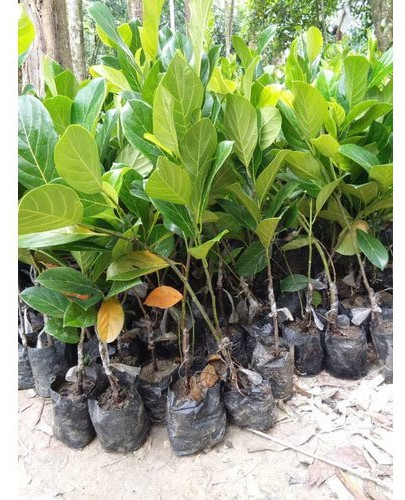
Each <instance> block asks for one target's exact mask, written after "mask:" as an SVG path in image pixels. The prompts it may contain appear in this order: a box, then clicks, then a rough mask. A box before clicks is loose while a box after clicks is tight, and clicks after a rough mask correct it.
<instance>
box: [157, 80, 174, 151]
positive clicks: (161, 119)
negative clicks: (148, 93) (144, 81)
mask: <svg viewBox="0 0 405 500" xmlns="http://www.w3.org/2000/svg"><path fill="white" fill-rule="evenodd" d="M174 106H175V101H174V98H173V96H172V95H171V93H170V92H169V91H168V90H167V89H166V88H165V87H164V86H163V84H162V83H160V84H159V86H158V88H157V89H156V92H155V99H154V102H153V133H154V135H155V137H156V139H157V140H158V142H159V143H160V144H161V145H163V146H164V147H165V148H166V149H167V150H168V151H170V152H173V153H175V154H176V155H178V154H179V146H178V138H177V130H176V124H175V122H174Z"/></svg>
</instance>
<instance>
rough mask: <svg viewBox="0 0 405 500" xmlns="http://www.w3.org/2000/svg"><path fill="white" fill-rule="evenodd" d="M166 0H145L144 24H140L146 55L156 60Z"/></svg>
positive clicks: (140, 34) (140, 33)
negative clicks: (161, 17) (161, 16)
mask: <svg viewBox="0 0 405 500" xmlns="http://www.w3.org/2000/svg"><path fill="white" fill-rule="evenodd" d="M163 3H164V0H148V1H147V2H146V1H143V26H140V27H139V28H138V29H139V36H140V37H141V43H142V48H143V51H144V53H145V56H146V57H147V58H148V59H149V60H151V61H154V60H155V57H156V55H157V52H158V31H159V23H160V15H161V12H162V7H163Z"/></svg>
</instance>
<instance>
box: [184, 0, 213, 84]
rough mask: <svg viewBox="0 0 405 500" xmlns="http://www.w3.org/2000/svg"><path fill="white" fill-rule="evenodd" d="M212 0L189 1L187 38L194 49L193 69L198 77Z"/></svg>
mask: <svg viewBox="0 0 405 500" xmlns="http://www.w3.org/2000/svg"><path fill="white" fill-rule="evenodd" d="M211 6H212V0H190V2H189V7H190V21H189V25H188V31H189V36H190V38H191V42H192V44H193V48H194V68H195V70H196V72H197V74H198V75H200V66H201V52H202V49H203V43H204V37H205V29H206V27H207V23H208V17H209V13H210V11H211Z"/></svg>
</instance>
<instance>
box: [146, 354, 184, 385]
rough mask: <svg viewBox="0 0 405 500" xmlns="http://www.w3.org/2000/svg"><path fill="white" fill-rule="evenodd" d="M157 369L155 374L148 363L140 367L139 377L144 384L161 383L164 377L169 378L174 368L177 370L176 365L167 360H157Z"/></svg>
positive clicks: (151, 365) (151, 364)
mask: <svg viewBox="0 0 405 500" xmlns="http://www.w3.org/2000/svg"><path fill="white" fill-rule="evenodd" d="M157 367H158V371H157V372H155V371H153V363H148V364H147V365H145V366H143V367H142V369H141V373H140V375H139V377H140V378H141V379H142V380H145V381H146V382H151V383H157V382H161V381H162V380H163V379H164V378H165V377H167V376H169V375H170V374H171V373H172V372H173V371H174V370H175V369H176V368H178V364H177V363H174V362H173V361H170V360H168V359H158V360H157Z"/></svg>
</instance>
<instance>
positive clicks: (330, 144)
mask: <svg viewBox="0 0 405 500" xmlns="http://www.w3.org/2000/svg"><path fill="white" fill-rule="evenodd" d="M311 142H312V144H313V145H314V146H315V147H316V149H317V150H318V151H319V152H320V153H321V154H322V155H323V156H326V157H327V158H333V157H334V156H335V155H336V154H337V153H338V152H339V143H338V141H337V140H336V139H335V138H334V137H332V136H331V135H329V134H322V135H320V136H319V137H317V138H316V139H311Z"/></svg>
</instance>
